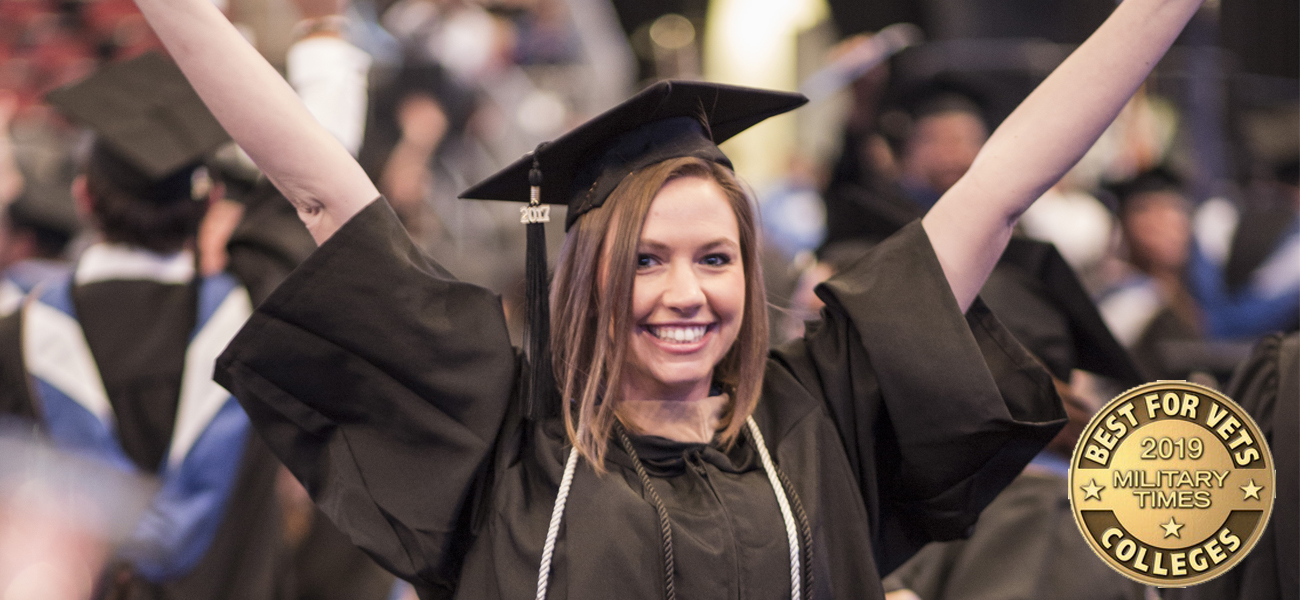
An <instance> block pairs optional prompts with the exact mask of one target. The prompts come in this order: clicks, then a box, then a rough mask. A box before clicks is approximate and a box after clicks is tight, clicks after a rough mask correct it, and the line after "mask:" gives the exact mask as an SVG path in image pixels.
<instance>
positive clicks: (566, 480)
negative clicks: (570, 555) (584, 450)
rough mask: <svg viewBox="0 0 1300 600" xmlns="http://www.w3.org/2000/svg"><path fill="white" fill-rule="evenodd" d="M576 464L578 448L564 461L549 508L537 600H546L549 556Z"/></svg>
mask: <svg viewBox="0 0 1300 600" xmlns="http://www.w3.org/2000/svg"><path fill="white" fill-rule="evenodd" d="M577 466H578V449H577V448H574V449H572V450H570V451H569V462H566V463H564V477H563V478H561V479H560V491H559V493H557V494H556V495H555V506H554V507H553V508H552V509H551V524H550V526H549V527H547V528H546V544H545V545H543V546H542V564H541V566H540V567H538V568H537V600H546V588H547V587H548V586H549V585H550V583H551V556H552V555H554V554H555V538H557V537H559V535H560V519H562V518H563V517H564V505H565V503H567V502H568V501H569V488H570V487H572V485H573V471H574V469H575V468H577Z"/></svg>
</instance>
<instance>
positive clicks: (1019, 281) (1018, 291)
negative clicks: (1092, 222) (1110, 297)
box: [980, 238, 1145, 386]
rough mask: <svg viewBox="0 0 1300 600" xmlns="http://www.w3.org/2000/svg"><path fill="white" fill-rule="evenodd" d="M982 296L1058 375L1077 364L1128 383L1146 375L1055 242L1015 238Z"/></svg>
mask: <svg viewBox="0 0 1300 600" xmlns="http://www.w3.org/2000/svg"><path fill="white" fill-rule="evenodd" d="M980 298H981V299H983V300H984V302H985V304H987V305H988V306H989V308H990V309H992V310H993V312H994V314H996V315H997V316H998V319H999V320H1000V321H1002V323H1003V325H1005V326H1006V327H1007V329H1008V330H1009V331H1010V332H1011V334H1012V335H1013V336H1015V338H1016V339H1017V340H1018V341H1019V342H1020V343H1021V344H1023V345H1024V346H1025V347H1026V348H1027V349H1028V350H1029V351H1030V352H1031V353H1033V354H1034V356H1036V357H1038V359H1039V360H1041V361H1042V362H1043V364H1044V365H1045V366H1046V367H1047V369H1048V370H1049V371H1051V372H1052V374H1053V375H1055V376H1056V377H1057V378H1058V379H1061V380H1062V381H1067V382H1068V381H1069V380H1070V371H1072V370H1073V369H1076V368H1077V369H1083V370H1085V371H1090V372H1092V373H1096V374H1098V375H1102V376H1105V377H1109V378H1111V379H1114V380H1116V381H1117V382H1119V383H1121V384H1123V385H1127V386H1133V385H1138V384H1141V383H1142V382H1143V381H1145V379H1144V378H1143V377H1142V374H1141V372H1140V371H1138V368H1137V366H1136V365H1135V364H1134V363H1133V359H1132V358H1131V357H1130V356H1129V355H1128V352H1127V351H1125V350H1124V347H1123V346H1121V345H1120V343H1119V341H1117V340H1116V339H1115V336H1114V335H1112V334H1111V332H1110V329H1109V328H1107V327H1106V323H1105V322H1104V321H1103V320H1102V318H1101V314H1100V313H1099V312H1098V311H1097V306H1096V305H1095V304H1093V302H1092V299H1091V298H1090V297H1089V296H1088V293H1087V292H1086V291H1085V290H1084V289H1083V285H1082V284H1080V283H1079V279H1078V277H1077V276H1075V273H1074V270H1073V269H1071V268H1070V265H1069V264H1068V263H1066V262H1065V259H1064V258H1062V257H1061V254H1060V253H1059V252H1057V250H1056V247H1055V246H1053V245H1051V244H1048V243H1045V242H1038V241H1033V240H1027V239H1021V238H1015V239H1012V240H1011V242H1010V244H1008V245H1007V250H1006V252H1004V253H1003V254H1002V258H1001V259H999V261H998V265H997V267H996V268H995V269H994V270H993V273H992V274H991V275H990V276H989V279H988V282H987V283H985V285H984V288H983V289H982V290H980Z"/></svg>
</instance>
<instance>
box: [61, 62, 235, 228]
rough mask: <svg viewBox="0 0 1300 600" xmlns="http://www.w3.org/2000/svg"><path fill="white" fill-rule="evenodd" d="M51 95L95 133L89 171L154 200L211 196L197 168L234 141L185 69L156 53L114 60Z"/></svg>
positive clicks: (62, 111) (162, 200) (64, 109)
mask: <svg viewBox="0 0 1300 600" xmlns="http://www.w3.org/2000/svg"><path fill="white" fill-rule="evenodd" d="M46 100H47V101H48V102H49V103H50V104H51V105H53V106H54V107H55V108H56V109H58V110H59V112H61V113H63V114H64V115H66V116H68V117H69V118H71V119H72V120H74V121H77V122H79V123H80V124H82V125H85V126H86V127H89V128H90V129H91V130H93V131H94V132H95V134H96V141H95V146H94V148H93V149H92V151H91V159H90V162H89V164H88V166H87V169H88V171H90V170H94V171H95V172H96V174H97V175H99V176H102V177H104V178H105V179H107V180H108V181H110V182H112V183H113V184H114V185H115V186H116V187H118V188H119V189H121V190H123V191H125V192H128V193H131V194H133V195H136V196H138V197H140V198H142V199H145V200H149V201H153V202H159V203H163V202H172V201H176V200H180V199H194V196H195V195H206V193H200V192H201V190H200V189H199V187H200V186H201V185H202V184H203V182H202V181H201V179H202V178H199V177H196V176H195V171H196V169H197V168H198V167H199V166H201V161H202V159H203V158H204V157H205V156H206V155H207V154H208V153H209V152H211V151H212V150H214V149H215V148H217V147H218V146H220V145H222V144H223V143H225V142H227V141H229V140H230V136H229V135H227V134H226V131H225V130H224V129H222V128H221V124H219V123H218V122H217V119H216V118H215V117H213V116H212V113H211V112H208V109H207V107H206V106H204V104H203V101H202V100H201V99H200V98H199V95H198V94H197V93H195V92H194V88H192V87H190V84H189V82H188V81H186V79H185V76H184V75H183V74H182V73H181V70H180V68H178V67H177V66H176V64H175V63H173V62H172V61H171V60H170V59H168V58H166V57H164V56H162V55H161V54H157V53H152V52H151V53H147V54H144V55H141V56H139V57H137V58H134V59H131V60H128V61H125V62H120V63H116V64H112V65H109V66H108V67H105V68H104V69H101V70H99V71H97V72H95V73H94V74H92V75H90V76H89V77H87V78H85V79H83V80H81V81H79V82H76V83H72V84H70V85H67V86H64V87H61V88H59V89H56V90H54V91H52V92H50V93H49V94H48V95H47V96H46Z"/></svg>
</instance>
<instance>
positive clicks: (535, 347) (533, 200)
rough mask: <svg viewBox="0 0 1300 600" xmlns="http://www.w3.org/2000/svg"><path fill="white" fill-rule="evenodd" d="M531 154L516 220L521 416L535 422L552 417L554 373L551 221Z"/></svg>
mask: <svg viewBox="0 0 1300 600" xmlns="http://www.w3.org/2000/svg"><path fill="white" fill-rule="evenodd" d="M544 145H545V144H542V145H541V146H538V147H537V149H536V150H534V151H533V168H532V169H530V170H529V171H528V185H529V187H530V189H529V200H528V206H525V207H524V208H523V209H522V210H521V214H522V216H521V218H520V221H521V222H523V223H525V224H526V225H527V228H528V250H527V262H526V263H525V266H524V276H525V278H526V279H527V280H528V281H527V290H526V291H525V302H526V304H527V307H526V308H525V313H524V314H525V317H526V318H527V320H528V326H527V328H526V329H525V332H524V348H526V349H527V352H528V364H529V373H528V389H527V394H526V396H525V398H526V400H525V402H526V404H525V406H524V414H525V415H527V417H528V418H529V419H532V420H536V419H542V418H546V417H549V416H552V413H553V412H554V407H553V406H551V405H552V404H553V403H552V402H551V401H550V399H551V397H552V396H553V395H554V394H555V373H554V371H552V368H551V299H550V296H551V291H550V289H551V284H550V275H549V273H548V272H547V266H546V223H547V222H549V221H550V220H551V215H550V212H551V211H550V208H551V207H550V206H548V205H544V204H541V194H542V169H541V164H540V163H539V162H538V158H537V155H538V154H539V153H540V152H541V150H542V146H544Z"/></svg>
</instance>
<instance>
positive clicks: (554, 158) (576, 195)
mask: <svg viewBox="0 0 1300 600" xmlns="http://www.w3.org/2000/svg"><path fill="white" fill-rule="evenodd" d="M807 101H808V99H807V98H805V97H803V95H801V94H795V93H790V92H777V91H771V90H759V89H753V88H743V87H736V86H730V85H722V84H716V83H706V82H698V81H661V82H659V83H656V84H654V85H652V86H650V87H648V88H646V89H645V90H643V91H641V92H640V93H638V94H637V95H635V96H633V97H632V98H630V99H628V100H627V101H625V102H623V103H622V104H619V105H618V106H615V107H614V108H611V109H609V110H607V111H605V112H604V113H601V114H600V115H597V116H596V117H594V118H592V119H591V120H590V121H587V122H586V123H583V124H582V125H579V126H578V127H576V128H574V129H573V130H571V131H569V132H568V133H566V134H564V135H562V136H560V137H559V138H556V139H555V140H553V141H551V142H548V143H546V144H542V145H541V146H538V148H537V149H536V150H534V151H533V152H532V153H530V154H528V155H526V156H524V157H523V158H521V159H519V160H517V161H515V162H514V163H513V164H511V165H510V166H508V167H506V168H505V169H503V170H501V171H500V172H498V173H496V174H495V175H492V176H491V177H488V178H487V179H485V180H483V181H481V182H479V183H478V184H477V185H474V186H473V187H470V188H469V189H467V190H465V191H464V192H463V193H461V195H460V197H461V198H472V199H476V200H509V201H518V202H528V203H529V205H528V206H525V207H524V208H523V209H522V211H521V214H522V218H521V219H520V220H521V221H522V222H524V223H527V224H528V256H527V264H526V278H527V280H528V281H527V293H526V295H527V304H528V306H527V310H526V313H527V318H528V323H529V329H528V339H527V342H526V344H525V345H526V346H527V348H528V353H529V362H530V364H531V371H530V376H529V390H528V393H527V398H528V406H527V408H526V413H527V414H528V415H529V416H530V417H534V418H535V417H540V416H547V415H548V414H550V413H551V412H553V409H554V407H552V406H547V405H546V404H544V403H545V400H546V398H547V396H548V395H549V394H551V393H552V391H553V390H554V389H555V384H554V381H553V373H552V371H551V360H550V354H549V353H550V350H549V346H550V308H549V306H548V300H547V297H548V296H549V292H548V288H549V284H548V281H547V271H546V242H545V232H544V230H543V229H542V227H543V225H542V224H543V223H545V222H547V221H549V220H550V217H549V210H548V207H547V206H544V205H552V204H561V205H566V206H568V209H569V210H568V216H567V218H566V219H565V223H564V228H565V230H566V231H567V230H568V229H569V228H570V227H572V226H573V224H574V223H575V222H576V221H577V220H578V218H579V217H581V216H582V215H584V214H586V213H587V212H589V211H591V210H594V209H596V208H598V207H600V206H601V205H602V204H604V202H605V199H606V198H608V197H609V195H610V193H611V192H613V191H614V188H616V187H618V184H619V183H620V182H622V181H623V178H625V177H627V176H628V175H629V174H631V173H634V172H636V171H637V170H639V169H643V168H645V167H649V166H651V165H654V164H656V163H659V162H662V161H665V160H668V159H672V158H682V157H688V156H691V157H697V158H702V159H704V160H709V161H713V162H716V163H719V164H722V165H725V166H727V167H729V168H730V167H731V161H730V160H728V159H727V157H726V155H725V154H723V153H722V150H720V149H719V148H718V144H720V143H722V142H723V141H725V140H727V139H729V138H731V137H732V136H734V135H736V134H738V133H740V132H742V131H744V130H746V129H748V128H749V127H751V126H753V125H754V124H756V123H758V122H759V121H762V120H764V119H766V118H768V117H772V116H775V115H779V114H781V113H784V112H788V111H791V110H794V109H795V108H798V107H800V106H802V105H803V104H804V103H806V102H807Z"/></svg>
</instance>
